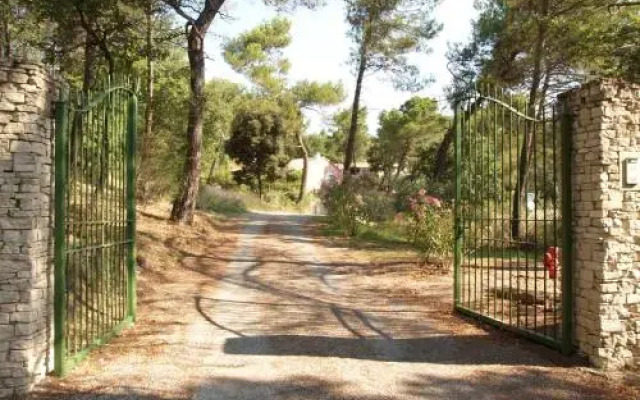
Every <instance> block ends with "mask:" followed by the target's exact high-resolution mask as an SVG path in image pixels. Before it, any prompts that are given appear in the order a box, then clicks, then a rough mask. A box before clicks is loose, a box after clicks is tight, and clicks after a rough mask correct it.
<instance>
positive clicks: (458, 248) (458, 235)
mask: <svg viewBox="0 0 640 400" xmlns="http://www.w3.org/2000/svg"><path fill="white" fill-rule="evenodd" d="M455 110H456V111H455V115H454V117H453V118H454V124H456V132H455V157H456V161H455V162H456V167H455V169H456V202H455V205H454V206H455V217H454V218H455V221H454V227H455V228H454V229H455V232H454V233H455V248H454V255H453V257H454V262H453V265H454V303H453V304H454V305H458V304H460V263H461V260H462V215H461V214H460V213H461V210H462V206H461V204H460V203H461V202H462V154H461V153H462V128H461V125H462V118H461V117H462V109H461V107H459V106H458V105H456V108H455Z"/></svg>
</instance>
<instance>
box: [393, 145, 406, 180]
mask: <svg viewBox="0 0 640 400" xmlns="http://www.w3.org/2000/svg"><path fill="white" fill-rule="evenodd" d="M409 146H410V145H409ZM409 146H407V147H409ZM408 153H409V150H408V149H407V148H405V149H404V150H403V151H402V154H401V155H400V160H398V167H397V168H396V173H395V175H394V177H393V185H395V184H396V183H398V178H400V173H401V172H402V170H404V168H405V166H406V164H407V156H408Z"/></svg>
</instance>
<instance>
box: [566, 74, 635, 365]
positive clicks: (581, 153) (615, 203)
mask: <svg viewBox="0 0 640 400" xmlns="http://www.w3.org/2000/svg"><path fill="white" fill-rule="evenodd" d="M566 99H567V101H568V106H569V109H570V110H571V112H572V114H573V160H572V161H573V165H572V168H573V170H572V176H573V182H572V184H573V188H572V190H573V202H574V210H573V212H574V220H573V231H574V243H575V256H574V257H575V263H574V271H575V275H574V284H575V325H576V328H575V329H576V331H575V333H576V338H575V339H576V342H577V345H578V347H579V349H580V351H581V352H583V353H584V354H585V355H586V356H588V358H589V359H590V361H591V362H592V363H593V364H594V365H595V366H597V367H600V368H605V369H617V368H622V367H625V366H627V367H638V366H640V342H639V341H638V339H640V264H639V262H640V185H626V180H625V176H624V175H625V174H624V173H623V172H624V165H625V160H626V159H627V158H633V157H635V156H636V155H637V157H638V159H639V160H640V85H629V84H625V83H623V82H621V81H617V80H600V81H594V82H591V83H588V84H586V85H584V86H583V87H582V88H580V89H577V90H574V91H572V92H569V93H567V94H566ZM634 152H637V154H636V155H634Z"/></svg>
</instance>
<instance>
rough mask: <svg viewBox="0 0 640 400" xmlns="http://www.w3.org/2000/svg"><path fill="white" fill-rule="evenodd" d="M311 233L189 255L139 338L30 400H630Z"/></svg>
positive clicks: (419, 282) (281, 224) (282, 218)
mask: <svg viewBox="0 0 640 400" xmlns="http://www.w3.org/2000/svg"><path fill="white" fill-rule="evenodd" d="M312 228H313V227H312V223H311V222H310V220H308V219H306V218H304V217H300V216H292V215H274V214H252V215H251V216H250V218H248V219H247V220H245V221H244V222H243V224H242V228H241V229H240V230H239V231H236V232H235V233H234V232H228V233H227V235H233V236H235V237H236V239H237V241H236V242H235V246H234V248H233V249H230V248H227V249H224V248H219V247H213V248H212V249H211V251H210V252H208V251H207V250H206V249H204V250H203V251H200V252H198V253H189V252H186V251H183V253H185V254H183V255H182V257H181V259H180V265H181V266H182V267H183V270H182V271H181V273H180V276H171V277H170V276H168V277H167V282H165V283H163V284H159V286H158V285H156V286H158V287H155V288H154V290H155V293H156V294H157V296H155V297H153V298H151V299H150V298H147V300H148V301H152V303H153V304H154V305H155V306H154V307H153V308H148V309H146V311H147V312H146V313H144V311H145V309H144V306H143V307H142V308H143V309H142V310H141V313H140V314H141V315H143V317H141V319H142V321H141V322H140V323H139V324H138V325H137V326H136V327H135V328H134V329H132V330H130V331H128V332H127V333H126V334H125V335H124V336H123V337H121V338H118V339H116V340H114V342H113V343H112V344H110V345H109V346H106V347H104V348H102V349H100V350H99V351H97V352H95V353H94V354H92V355H91V357H90V358H89V359H88V360H87V361H85V362H84V363H83V364H82V365H81V366H80V367H79V368H77V369H76V370H74V371H73V372H72V373H71V374H70V375H69V376H68V377H67V378H65V379H63V380H57V379H50V380H48V381H47V382H45V383H44V384H43V385H41V386H40V387H39V388H38V390H37V391H36V394H35V397H36V398H86V399H94V398H99V399H125V398H147V399H152V398H153V399H156V398H162V399H182V398H192V399H202V400H205V399H207V400H236V399H237V400H241V399H242V400H259V399H282V400H293V399H300V400H302V399H318V400H320V399H343V400H356V399H358V400H382V399H408V400H412V399H474V400H476V399H513V398H516V397H517V398H518V399H522V400H524V399H607V398H616V399H624V398H629V399H631V398H634V393H633V390H632V389H629V388H625V387H623V386H622V383H620V382H611V381H607V380H606V379H604V378H603V377H600V376H597V375H592V374H589V373H587V372H584V371H582V370H580V369H579V368H577V367H576V366H575V360H573V359H568V358H565V357H562V356H560V355H558V354H557V353H555V352H553V351H551V350H548V349H546V348H544V347H542V346H538V345H534V344H531V343H528V342H526V341H524V340H519V339H517V338H514V337H512V336H510V335H503V334H499V333H497V332H496V331H494V330H491V329H482V328H481V327H479V326H477V325H475V324H473V323H469V321H466V320H463V319H461V318H459V317H458V316H456V315H454V314H452V313H451V311H450V310H451V303H450V298H451V293H450V292H451V281H450V277H447V276H434V275H428V274H423V275H416V273H415V266H413V265H407V264H406V263H404V262H393V261H387V262H375V263H372V262H371V260H369V259H366V258H363V256H362V254H360V253H358V252H356V251H351V250H349V249H344V248H340V247H336V243H335V242H332V241H328V240H326V239H323V238H320V237H317V236H315V235H314V234H313V229H312ZM142 274H143V275H144V274H145V271H143V272H142ZM149 314H151V315H149ZM150 321H154V322H153V323H152V322H150Z"/></svg>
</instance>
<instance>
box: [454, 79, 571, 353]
mask: <svg viewBox="0 0 640 400" xmlns="http://www.w3.org/2000/svg"><path fill="white" fill-rule="evenodd" d="M456 111H457V112H456V118H457V120H456V124H457V125H456V129H457V132H456V142H455V154H456V156H455V157H456V203H455V205H456V209H455V220H456V221H455V230H456V232H455V235H456V247H455V307H456V309H457V310H458V311H460V312H461V313H463V314H466V315H470V316H473V317H475V318H479V319H481V320H483V321H485V322H489V323H491V324H494V325H497V326H500V327H503V328H507V329H510V330H514V331H516V332H518V333H520V334H522V335H524V336H527V337H528V338H531V339H533V340H537V341H540V342H542V343H544V344H547V345H549V346H552V347H554V348H558V349H560V350H562V351H564V352H569V351H571V347H572V291H571V285H572V283H571V237H570V235H571V230H570V221H571V207H570V204H571V198H570V196H571V192H570V190H569V188H570V187H571V185H570V183H571V182H570V177H571V176H570V165H569V163H568V162H567V160H569V159H570V158H569V157H570V151H571V149H570V147H571V143H570V134H569V133H570V126H571V121H570V117H569V115H568V113H565V112H564V108H563V105H562V103H556V104H553V105H550V106H545V105H544V104H536V105H535V106H534V107H529V104H527V101H526V99H525V98H524V96H519V95H515V94H512V93H506V92H505V91H502V90H497V89H491V88H485V89H483V90H481V91H476V93H475V94H473V95H471V96H469V98H467V99H466V100H465V101H464V102H462V103H461V104H459V106H458V107H457V110H456ZM532 114H535V116H534V115H532Z"/></svg>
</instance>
